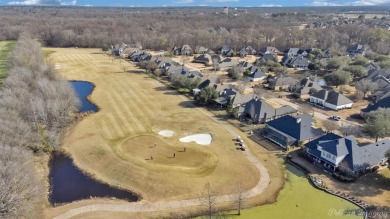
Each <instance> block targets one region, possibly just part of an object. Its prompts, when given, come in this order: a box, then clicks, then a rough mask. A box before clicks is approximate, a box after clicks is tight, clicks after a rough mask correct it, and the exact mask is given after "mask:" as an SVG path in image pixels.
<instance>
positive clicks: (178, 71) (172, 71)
mask: <svg viewBox="0 0 390 219" xmlns="http://www.w3.org/2000/svg"><path fill="white" fill-rule="evenodd" d="M189 72H190V69H189V68H187V67H185V66H183V65H171V66H169V68H168V69H167V71H166V74H167V75H168V76H169V78H171V77H173V76H174V75H182V76H187V75H188V73H189Z"/></svg>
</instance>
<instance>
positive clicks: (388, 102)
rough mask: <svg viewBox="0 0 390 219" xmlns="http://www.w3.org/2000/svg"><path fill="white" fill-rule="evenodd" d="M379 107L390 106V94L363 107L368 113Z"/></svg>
mask: <svg viewBox="0 0 390 219" xmlns="http://www.w3.org/2000/svg"><path fill="white" fill-rule="evenodd" d="M379 108H390V96H386V97H383V98H381V99H380V100H379V101H377V102H376V103H374V104H370V105H368V106H367V108H365V109H363V110H362V111H363V112H365V113H368V112H371V111H375V110H377V109H379Z"/></svg>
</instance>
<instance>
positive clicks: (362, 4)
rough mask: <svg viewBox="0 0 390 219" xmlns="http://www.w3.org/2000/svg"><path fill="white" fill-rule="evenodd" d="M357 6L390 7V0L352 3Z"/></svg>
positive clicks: (366, 0) (362, 0)
mask: <svg viewBox="0 0 390 219" xmlns="http://www.w3.org/2000/svg"><path fill="white" fill-rule="evenodd" d="M352 5H355V6H371V5H390V0H359V1H354V2H352Z"/></svg>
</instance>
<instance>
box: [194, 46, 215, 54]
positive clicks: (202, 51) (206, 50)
mask: <svg viewBox="0 0 390 219" xmlns="http://www.w3.org/2000/svg"><path fill="white" fill-rule="evenodd" d="M195 53H196V54H206V53H208V54H210V55H213V54H214V51H213V50H211V49H209V48H206V47H203V46H197V47H196V49H195Z"/></svg>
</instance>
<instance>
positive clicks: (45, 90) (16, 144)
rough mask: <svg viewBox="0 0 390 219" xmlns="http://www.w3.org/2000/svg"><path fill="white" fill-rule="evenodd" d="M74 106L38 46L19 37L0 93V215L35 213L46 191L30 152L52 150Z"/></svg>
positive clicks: (65, 84)
mask: <svg viewBox="0 0 390 219" xmlns="http://www.w3.org/2000/svg"><path fill="white" fill-rule="evenodd" d="M78 104H79V100H78V98H77V96H76V95H75V92H74V90H73V88H72V87H71V85H70V84H69V83H68V82H67V81H66V80H65V79H63V78H61V77H59V76H58V75H57V74H56V71H55V69H54V66H53V65H52V64H50V63H48V62H46V61H45V59H44V58H43V55H42V53H41V47H40V44H39V43H38V42H37V41H36V40H32V39H30V38H28V37H26V36H21V37H20V39H19V40H18V41H17V43H16V45H15V48H14V49H13V51H12V52H11V53H10V55H9V66H8V71H7V78H6V79H5V80H4V84H3V87H2V91H1V93H0V121H1V123H0V176H1V177H0V218H23V217H26V218H38V217H39V216H38V214H39V212H40V209H41V208H42V207H43V201H44V198H45V197H44V195H45V194H46V192H45V188H44V186H43V185H42V184H43V181H42V180H41V179H40V178H39V177H38V176H39V173H38V172H37V169H36V168H35V164H34V158H35V157H34V153H35V154H36V155H39V153H40V152H50V151H52V150H55V149H56V148H58V146H59V145H60V141H61V138H62V135H63V133H64V132H65V131H66V128H67V127H68V126H69V124H70V123H72V122H73V121H74V119H75V115H76V114H75V112H76V110H77V107H78ZM35 214H37V215H35Z"/></svg>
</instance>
